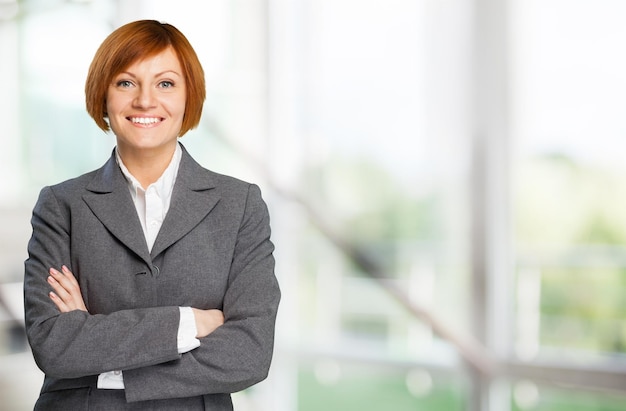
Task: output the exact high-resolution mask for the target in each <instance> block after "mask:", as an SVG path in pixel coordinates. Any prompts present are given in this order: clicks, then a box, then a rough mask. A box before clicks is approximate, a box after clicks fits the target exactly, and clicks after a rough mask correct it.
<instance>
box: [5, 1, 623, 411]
mask: <svg viewBox="0 0 626 411" xmlns="http://www.w3.org/2000/svg"><path fill="white" fill-rule="evenodd" d="M625 15H626V2H623V1H621V0H594V1H590V0H575V1H572V0H209V1H203V2H197V1H192V0H176V1H172V0H150V1H148V0H124V1H121V0H73V1H70V0H65V1H62V0H45V1H44V0H0V79H1V81H2V83H3V87H2V92H1V93H0V120H1V121H0V138H1V139H2V149H0V175H1V176H2V178H1V179H0V227H1V228H0V230H1V231H0V408H1V409H2V410H5V409H6V410H11V411H13V410H18V411H19V410H30V409H32V406H33V404H34V401H35V399H36V397H37V395H38V390H39V388H40V384H41V381H42V375H41V373H40V371H39V370H38V369H37V368H36V366H35V364H34V362H33V360H32V357H31V354H30V352H29V350H28V346H27V344H26V341H25V338H24V334H23V329H22V326H23V312H22V284H21V281H22V276H23V261H24V259H25V258H26V243H27V241H28V238H29V236H30V224H29V220H30V213H31V210H32V207H33V205H34V202H35V200H36V197H37V194H38V192H39V190H40V189H41V187H42V186H44V185H48V184H53V183H56V182H59V181H61V180H64V179H68V178H71V177H74V176H76V175H78V174H81V173H83V172H87V171H90V170H92V169H95V168H97V167H99V166H100V165H102V164H103V163H104V162H105V161H106V159H107V158H108V157H109V154H110V151H111V149H112V147H113V146H114V138H113V137H112V136H111V135H107V134H104V133H102V132H101V131H100V130H99V129H98V128H97V127H96V126H95V124H94V123H93V121H92V120H91V119H90V118H89V117H88V115H87V114H86V111H85V109H84V96H83V85H84V80H85V76H86V72H87V68H88V66H89V63H90V61H91V58H92V57H93V54H94V53H95V50H96V48H97V47H98V45H99V44H100V42H101V41H102V40H103V39H104V38H105V37H106V36H107V35H108V34H109V33H110V32H111V31H112V30H114V29H115V28H117V27H119V26H120V25H122V24H124V23H126V22H129V21H132V20H136V19H143V18H154V19H158V20H161V21H165V22H168V23H172V24H174V25H175V26H177V27H178V28H179V29H180V30H181V31H182V32H183V33H185V34H186V36H187V37H188V38H189V40H190V41H191V43H192V44H193V45H194V47H195V49H196V51H197V52H198V54H199V56H200V59H201V61H202V63H203V65H204V69H205V72H206V77H207V88H208V90H207V91H208V99H207V102H206V104H205V110H204V117H203V120H202V123H201V125H200V127H199V128H198V129H197V130H194V131H192V132H190V133H189V134H187V135H186V136H185V137H184V138H183V140H182V141H183V143H184V144H185V145H186V147H187V148H188V149H189V151H190V152H191V153H192V155H194V157H195V158H196V159H197V160H199V162H200V163H202V164H203V165H204V166H206V167H208V168H211V169H213V170H215V171H218V172H221V173H226V174H231V175H234V176H237V177H239V178H242V179H245V180H249V181H253V182H256V183H258V184H259V185H260V186H261V188H262V190H263V193H264V197H265V199H266V200H267V202H268V205H269V207H270V213H271V216H272V228H273V239H274V242H275V243H276V247H277V248H276V258H277V276H278V278H279V281H280V283H281V287H282V290H283V300H282V305H281V307H280V313H279V318H278V328H277V336H276V337H277V341H276V348H275V357H274V362H273V366H272V370H271V372H270V376H269V378H268V379H267V380H266V381H264V382H262V383H260V384H258V385H257V386H254V387H252V388H250V389H248V390H246V391H244V392H242V393H238V394H236V395H235V397H234V399H235V402H236V409H238V410H240V411H318V410H325V411H334V410H341V411H351V410H359V411H369V410H393V411H404V410H428V411H440V410H441V411H444V410H445V411H456V410H459V411H461V410H463V411H465V410H467V411H522V410H542V411H543V410H546V411H548V410H549V411H561V410H567V411H600V410H602V411H617V410H626V356H625V354H626V315H625V314H626V292H625V291H626V184H625V182H626V162H625V161H624V158H625V149H626V139H625V137H626V116H625V115H624V114H623V112H624V108H625V103H626V74H625V73H626V55H625V53H624V41H625V40H626V25H624V24H623V16H625Z"/></svg>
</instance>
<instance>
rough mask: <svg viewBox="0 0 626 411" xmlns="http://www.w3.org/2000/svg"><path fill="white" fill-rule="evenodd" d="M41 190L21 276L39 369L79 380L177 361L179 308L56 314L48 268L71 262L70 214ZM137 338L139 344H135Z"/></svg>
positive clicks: (51, 194)
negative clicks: (121, 370)
mask: <svg viewBox="0 0 626 411" xmlns="http://www.w3.org/2000/svg"><path fill="white" fill-rule="evenodd" d="M67 209H68V207H66V206H65V205H64V206H63V207H62V206H60V205H59V202H58V201H57V197H56V196H55V194H54V191H53V189H52V188H50V187H46V188H44V189H43V190H42V191H41V193H40V196H39V199H38V200H37V203H36V205H35V207H34V209H33V216H32V220H31V223H32V227H33V233H32V236H31V239H30V241H29V243H28V259H27V260H26V262H25V274H24V309H25V321H26V331H27V335H28V339H29V343H30V345H31V348H32V351H33V356H34V358H35V361H36V363H37V365H38V366H39V368H41V370H42V371H43V372H44V373H45V374H46V375H48V376H50V377H54V378H78V377H83V376H88V375H96V374H100V373H103V372H107V371H112V370H118V369H132V368H138V367H145V366H149V365H153V364H159V363H163V362H166V361H171V360H175V359H177V358H179V357H180V355H179V354H178V352H177V348H176V344H177V343H176V333H177V329H178V323H179V311H178V308H177V307H155V308H142V309H133V310H122V311H117V312H114V313H111V314H108V315H103V314H95V315H90V314H89V313H87V312H83V311H80V310H74V311H71V312H69V313H60V312H59V310H58V309H57V308H56V306H55V305H54V303H53V302H52V300H51V299H50V297H49V292H50V291H51V287H50V285H49V284H48V283H47V277H48V275H49V274H48V270H49V268H50V267H55V268H57V269H58V268H60V267H61V265H63V264H69V261H70V248H71V244H70V243H71V240H70V213H69V211H68V210H67ZM138 342H140V343H138Z"/></svg>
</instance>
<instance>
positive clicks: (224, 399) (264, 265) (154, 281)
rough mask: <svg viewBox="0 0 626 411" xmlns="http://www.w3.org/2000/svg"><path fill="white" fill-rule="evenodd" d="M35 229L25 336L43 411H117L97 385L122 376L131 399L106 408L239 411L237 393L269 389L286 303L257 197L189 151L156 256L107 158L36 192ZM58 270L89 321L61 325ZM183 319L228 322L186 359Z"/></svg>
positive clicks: (70, 317) (79, 315)
mask: <svg viewBox="0 0 626 411" xmlns="http://www.w3.org/2000/svg"><path fill="white" fill-rule="evenodd" d="M32 227H33V233H32V237H31V239H30V242H29V243H28V259H27V260H26V262H25V278H24V297H25V302H24V305H25V317H26V330H27V334H28V338H29V342H30V345H31V348H32V351H33V355H34V358H35V361H36V363H37V365H38V366H39V367H40V368H41V370H42V371H43V372H44V373H45V380H44V384H43V387H42V390H41V395H40V398H39V400H38V403H37V406H36V409H45V410H56V409H59V410H61V409H62V410H87V409H88V408H89V409H90V410H91V409H99V408H97V407H98V406H102V407H103V408H104V409H107V408H109V409H113V408H111V406H110V404H109V405H107V403H106V402H107V401H109V400H108V399H106V398H108V397H107V395H100V394H103V392H104V391H106V393H107V394H108V393H111V390H96V388H95V386H96V379H97V375H98V374H100V373H103V372H108V371H112V370H123V374H124V385H125V387H126V388H125V390H123V391H118V392H115V393H111V395H109V397H111V398H113V397H120V398H121V401H123V402H128V403H132V404H131V405H132V407H133V408H132V409H133V410H144V409H159V410H160V409H173V410H175V409H186V410H187V409H189V410H191V409H199V410H202V409H206V410H231V409H232V402H231V400H230V394H229V393H232V392H236V391H240V390H242V389H245V388H247V387H249V386H251V385H253V384H255V383H257V382H259V381H261V380H263V379H264V378H265V377H266V376H267V373H268V370H269V366H270V361H271V358H272V350H273V341H274V325H275V319H276V312H277V309H278V303H279V300H280V291H279V286H278V283H277V281H276V278H275V275H274V257H273V250H274V246H273V244H272V242H271V241H270V226H269V215H268V211H267V207H266V205H265V203H264V201H263V200H262V198H261V193H260V190H259V188H258V187H257V186H256V185H253V184H248V183H245V182H243V181H240V180H237V179H235V178H232V177H228V176H224V175H220V174H217V173H214V172H211V171H209V170H206V169H204V168H202V167H201V166H200V165H199V164H198V163H196V162H195V161H194V160H193V159H192V157H191V156H190V155H189V154H188V153H187V151H186V150H185V149H184V148H183V156H182V160H181V163H180V168H179V171H178V176H177V178H176V183H175V186H174V191H173V194H172V201H171V205H170V209H169V211H168V213H167V216H166V218H165V220H164V222H163V225H162V228H161V231H160V232H159V234H158V237H157V238H156V241H155V243H154V246H153V248H152V252H148V247H147V245H146V241H145V238H144V235H143V231H142V229H141V225H140V223H139V219H138V217H137V212H136V210H135V208H134V205H133V202H132V199H131V197H130V193H129V190H128V186H127V183H126V180H125V179H124V176H123V175H122V173H121V171H120V169H119V167H118V165H117V163H116V161H115V156H114V155H112V156H111V158H110V159H109V160H108V162H107V163H106V164H105V165H104V166H103V167H102V168H100V169H98V170H96V171H93V172H91V173H88V174H85V175H82V176H80V177H78V178H75V179H72V180H68V181H65V182H63V183H60V184H58V185H55V186H51V187H45V188H44V189H42V191H41V193H40V196H39V199H38V201H37V204H36V205H35V207H34V210H33V216H32ZM63 264H65V265H67V266H68V267H69V268H70V269H71V270H72V272H73V273H74V274H75V275H76V277H77V279H78V281H79V283H80V288H81V291H82V295H83V298H84V300H85V304H86V306H87V309H88V310H89V313H86V312H83V311H79V310H75V311H72V312H69V313H64V314H60V313H59V311H58V309H57V308H56V307H55V305H54V304H53V303H52V301H51V300H50V298H49V297H48V293H49V292H50V290H51V287H50V286H49V285H48V283H47V281H46V278H47V277H48V269H49V268H50V267H55V268H57V269H58V268H60V267H61V265H63ZM179 306H191V307H195V308H201V309H209V308H216V309H221V310H223V312H224V317H225V323H224V325H222V326H221V327H219V328H218V329H217V330H216V331H214V332H213V333H212V334H210V335H209V336H207V337H206V338H203V339H201V345H200V347H199V348H196V349H195V350H193V351H191V352H189V353H185V354H182V355H181V354H178V352H177V341H176V335H177V329H178V322H179V310H178V307H179ZM124 396H125V398H124ZM102 398H105V399H102ZM120 398H117V401H120ZM110 400H111V401H113V399H110ZM90 401H91V403H90ZM98 401H100V404H98V403H96V402H98ZM185 401H187V402H185ZM189 401H191V402H192V403H193V404H195V405H193V406H192V405H190V402H189ZM115 409H118V408H115ZM121 409H124V408H121Z"/></svg>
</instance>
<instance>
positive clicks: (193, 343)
mask: <svg viewBox="0 0 626 411" xmlns="http://www.w3.org/2000/svg"><path fill="white" fill-rule="evenodd" d="M178 309H179V310H180V323H179V325H178V338H177V342H178V353H179V354H183V353H186V352H189V351H191V350H193V349H195V348H198V347H199V346H200V340H199V339H197V338H196V335H197V334H198V329H197V328H196V318H195V317H194V315H193V311H192V309H191V307H178Z"/></svg>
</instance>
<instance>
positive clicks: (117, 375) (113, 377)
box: [97, 371, 124, 390]
mask: <svg viewBox="0 0 626 411" xmlns="http://www.w3.org/2000/svg"><path fill="white" fill-rule="evenodd" d="M97 387H98V388H100V389H102V390H123V389H124V376H123V375H122V372H121V371H110V372H105V373H103V374H100V375H98V385H97Z"/></svg>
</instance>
